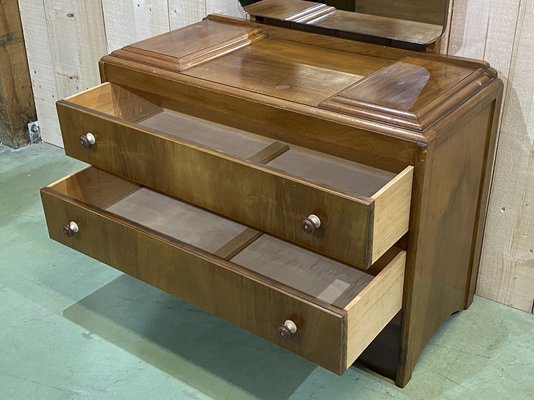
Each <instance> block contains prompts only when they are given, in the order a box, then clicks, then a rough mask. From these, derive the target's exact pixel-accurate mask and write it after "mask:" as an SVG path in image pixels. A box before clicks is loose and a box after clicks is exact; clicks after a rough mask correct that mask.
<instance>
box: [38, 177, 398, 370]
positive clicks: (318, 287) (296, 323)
mask: <svg viewBox="0 0 534 400" xmlns="http://www.w3.org/2000/svg"><path fill="white" fill-rule="evenodd" d="M41 197H42V201H43V206H44V210H45V216H46V220H47V224H48V230H49V234H50V237H51V238H52V239H54V240H57V241H58V242H60V243H63V244H65V245H67V246H69V247H71V248H73V249H75V250H78V251H80V252H82V253H85V254H87V255H89V256H91V257H93V258H95V259H97V260H100V261H102V262H104V263H107V264H109V265H111V266H113V267H115V268H117V269H119V270H121V271H123V272H125V273H127V274H129V275H132V276H134V277H136V278H138V279H141V280H143V281H145V282H147V283H148V284H150V285H153V286H155V287H158V288H160V289H162V290H164V291H166V292H168V293H171V294H173V295H175V296H176V297H178V298H180V299H182V300H184V301H187V302H189V303H191V304H193V305H195V306H197V307H199V308H201V309H203V310H205V311H207V312H209V313H211V314H214V315H217V316H219V317H221V318H224V319H226V320H228V321H230V322H232V323H234V324H235V325H238V326H240V327H242V328H244V329H247V330H249V331H251V332H253V333H255V334H257V335H259V336H262V337H264V338H266V339H268V340H270V341H272V342H274V343H276V344H278V345H280V346H282V347H285V348H286V349H288V350H290V351H292V352H294V353H296V354H299V355H301V356H303V357H305V358H307V359H308V360H310V361H312V362H314V363H316V364H318V365H320V366H322V367H324V368H326V369H329V370H331V371H333V372H336V373H338V374H342V373H343V372H344V371H345V370H346V369H347V368H348V367H350V365H351V364H352V363H353V362H354V361H355V360H356V358H358V356H359V355H360V354H361V353H362V352H363V350H365V348H366V347H367V346H368V345H369V343H370V342H371V341H372V340H373V339H374V338H375V337H376V336H377V335H378V334H379V333H380V331H381V330H382V329H383V328H384V326H385V325H386V324H387V323H388V322H389V321H390V320H391V319H392V318H393V317H394V316H395V314H397V312H398V311H399V310H400V308H401V303H402V289H403V281H404V268H405V259H406V254H405V252H404V251H401V250H400V249H392V251H390V252H388V254H386V255H385V256H384V257H383V258H382V259H381V260H379V262H377V264H376V265H375V267H374V268H372V269H371V270H373V271H379V272H378V273H377V274H376V276H373V275H370V274H368V273H365V272H362V271H360V270H357V269H354V268H351V267H348V266H346V265H344V264H341V263H339V262H336V261H333V260H330V259H328V258H325V257H323V256H320V255H318V254H315V253H312V252H310V251H308V250H305V249H302V248H299V247H297V246H294V245H292V244H289V243H287V242H284V241H281V240H279V239H276V238H274V237H271V236H269V235H266V234H262V233H260V232H258V231H255V230H252V229H250V228H247V227H245V226H243V225H240V224H238V223H235V222H233V221H230V220H227V219H225V218H222V217H220V216H218V215H215V214H212V213H209V212H207V211H204V210H201V209H199V208H196V207H193V206H191V205H189V204H186V203H183V202H180V201H178V200H175V199H173V198H170V197H167V196H164V195H161V194H159V193H156V192H154V191H151V190H149V189H146V188H142V187H139V186H137V185H135V184H132V183H130V182H127V181H124V180H121V179H119V178H116V177H114V176H112V175H109V174H107V173H105V172H102V171H100V170H97V169H95V168H92V167H89V168H87V169H85V170H83V171H81V172H79V173H77V174H75V175H72V176H69V177H66V178H64V179H62V180H60V181H58V182H56V183H54V184H52V185H50V186H48V187H46V188H44V189H42V190H41Z"/></svg>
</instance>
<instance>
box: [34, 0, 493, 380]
mask: <svg viewBox="0 0 534 400" xmlns="http://www.w3.org/2000/svg"><path fill="white" fill-rule="evenodd" d="M286 3H291V2H286ZM295 3H296V6H297V9H296V11H295V9H294V10H292V11H291V10H290V11H291V12H288V11H287V10H286V11H284V13H283V15H282V16H280V15H279V14H280V12H279V11H280V10H279V9H276V7H279V5H280V2H279V1H278V2H277V1H263V2H260V3H257V4H252V5H251V6H250V7H256V8H255V9H249V10H247V11H249V14H250V15H252V17H250V18H249V19H248V20H241V19H235V18H230V17H225V16H219V15H211V16H208V17H207V18H206V19H204V20H203V21H202V22H199V23H197V24H194V25H191V26H188V27H185V28H182V29H179V30H176V31H173V32H169V33H166V34H163V35H160V36H158V37H155V38H152V39H148V40H145V41H142V42H139V43H136V44H132V45H130V46H126V47H125V48H123V49H121V50H117V51H115V52H113V53H111V54H110V55H108V56H105V57H104V58H103V59H102V60H101V62H100V71H101V77H102V81H103V82H104V83H102V84H101V85H99V86H97V87H95V88H92V89H89V90H87V91H85V92H82V93H79V94H77V95H75V96H73V97H70V98H68V99H65V100H62V101H60V102H58V113H59V118H60V122H61V129H62V133H63V140H64V145H65V151H66V153H67V155H69V156H71V157H74V158H77V159H79V160H82V161H85V162H86V163H88V164H90V165H91V166H90V167H88V168H86V169H84V170H82V171H80V172H78V173H76V174H74V175H71V176H68V177H66V178H64V179H62V180H60V181H58V182H56V183H54V184H52V185H50V186H48V187H46V188H44V189H42V191H41V196H42V202H43V206H44V210H45V214H46V220H47V224H48V228H49V233H50V237H51V238H52V239H54V240H57V241H58V242H60V243H63V244H64V245H66V246H69V247H71V248H73V249H75V250H77V251H80V252H82V253H85V254H87V255H89V256H91V257H93V258H95V259H97V260H100V261H102V262H104V263H107V264H109V265H110V266H113V267H114V268H117V269H119V270H121V271H124V272H125V273H127V274H129V275H132V276H134V277H136V278H138V279H141V280H143V281H145V282H147V283H148V284H150V285H153V286H156V287H158V288H160V289H162V290H164V291H166V292H168V293H171V294H173V295H175V296H176V297H178V298H180V299H183V300H184V301H187V302H189V303H191V304H193V305H195V306H197V307H199V308H200V309H202V310H205V311H207V312H209V313H211V314H213V315H217V316H219V317H221V318H224V319H226V320H227V321H230V322H231V323H233V324H235V325H237V326H240V327H242V328H244V329H246V330H248V331H250V332H253V333H255V334H256V335H259V336H262V337H263V338H265V339H267V340H269V341H271V342H273V343H276V344H278V345H279V346H282V347H284V348H286V349H288V350H289V351H291V352H293V353H295V354H298V355H300V356H302V357H304V358H306V359H308V360H310V361H312V362H314V363H316V364H318V365H320V366H322V367H324V368H326V369H328V370H331V371H333V372H335V373H337V374H343V373H344V372H345V370H346V369H347V368H349V367H350V366H351V365H352V364H353V363H354V362H355V361H356V360H357V359H359V360H360V361H361V362H363V363H364V364H366V365H367V366H369V368H371V369H373V370H376V371H378V372H379V373H380V374H382V375H384V376H387V377H389V378H391V379H393V380H395V381H396V383H397V385H399V386H404V385H405V384H406V383H407V382H408V380H409V379H410V377H411V374H412V371H413V369H414V366H415V364H416V362H417V359H418V357H419V355H420V353H421V351H422V349H423V348H424V346H425V344H426V343H427V341H428V340H429V339H430V338H431V336H432V335H433V333H434V332H435V331H436V330H437V329H438V328H439V327H440V326H441V325H442V323H443V322H444V321H445V320H446V319H447V318H448V317H449V316H450V315H451V314H452V313H454V312H457V311H459V310H462V309H464V308H467V307H468V306H469V305H470V304H471V301H472V298H473V293H474V288H475V282H476V277H477V270H478V264H479V259H480V251H481V242H482V234H483V228H484V220H485V213H486V207H487V201H488V188H489V183H490V177H491V172H492V166H493V157H494V147H495V138H496V128H497V118H498V115H499V108H500V100H501V93H502V84H501V81H500V80H499V79H497V77H496V74H495V71H494V70H493V69H491V68H490V67H489V66H488V65H487V64H486V63H483V62H479V61H472V60H465V59H458V58H451V57H444V56H440V55H437V54H432V53H428V52H426V53H425V52H421V51H419V52H416V51H413V50H408V49H401V48H393V47H385V46H382V45H378V44H376V43H375V44H371V43H366V42H364V41H357V40H354V39H353V38H341V37H335V36H336V35H328V34H324V32H323V29H324V27H320V30H319V31H314V30H313V29H311V28H310V26H306V24H307V23H309V22H310V21H312V23H313V21H316V20H317V18H319V21H323V22H324V16H325V15H327V16H332V15H333V16H334V17H335V14H333V13H335V12H336V11H335V9H334V11H332V9H330V12H329V13H326V14H325V12H324V9H323V8H324V7H327V6H325V5H320V6H316V5H313V3H306V2H295ZM303 3H306V4H304V6H303ZM310 4H312V5H310ZM260 6H261V7H263V9H260V10H259V7H260ZM273 7H274V8H273ZM299 7H300V8H299ZM302 7H304V11H306V10H308V8H306V7H319V8H321V9H323V10H322V12H323V13H322V14H321V15H320V16H319V17H317V15H315V17H316V19H314V18H302V16H303V15H308V14H310V11H309V10H308V11H306V12H304V14H303V10H302ZM254 10H256V11H255V12H254ZM258 10H259V11H258ZM266 10H267V11H266ZM273 10H274V11H273ZM276 10H278V11H277V12H278V14H276V12H275V11H276ZM268 12H270V13H271V14H269V16H268V17H266V16H265V15H263V14H265V13H268ZM315 12H317V9H315ZM337 12H338V13H341V12H340V11H337ZM262 13H263V14H262ZM260 14H262V15H263V16H262V15H260ZM297 14H298V15H300V17H301V18H300V19H299V21H297V22H298V23H299V24H301V25H303V26H304V28H306V29H298V28H297V29H294V28H295V26H294V25H295V20H297V19H298V18H296V17H294V18H293V17H291V15H293V16H294V15H297ZM288 15H289V16H288ZM339 15H344V14H338V16H339ZM321 18H323V19H321ZM336 18H337V17H336ZM384 18H385V17H384ZM341 19H342V20H344V18H341ZM273 21H278V23H274V22H273ZM288 21H289V22H288ZM270 22H273V23H270ZM418 23H419V22H418ZM418 23H416V25H417V24H418ZM427 25H430V24H427ZM301 28H302V26H301ZM312 28H313V27H312ZM433 29H435V28H433ZM338 33H339V31H338ZM358 34H359V35H360V33H358ZM362 35H363V36H362ZM362 35H360V36H362V37H364V39H366V38H367V39H368V38H372V37H374V36H375V35H374V33H373V34H372V35H369V32H364V33H363V34H362ZM337 36H343V35H337ZM367 36H369V37H367ZM438 36H439V35H438ZM364 39H362V40H364ZM386 40H389V41H391V38H386ZM367 41H373V40H367ZM427 44H428V43H426V44H425V43H415V46H427ZM395 45H396V46H394V47H410V46H403V45H402V43H395ZM412 47H413V46H412ZM418 50H421V49H418ZM177 334H179V332H178V333H177Z"/></svg>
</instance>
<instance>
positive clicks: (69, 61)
mask: <svg viewBox="0 0 534 400" xmlns="http://www.w3.org/2000/svg"><path fill="white" fill-rule="evenodd" d="M19 7H20V12H21V18H22V23H23V27H24V37H25V39H26V43H27V51H28V62H29V65H30V70H31V71H32V74H31V76H32V86H33V91H34V97H35V106H36V109H37V117H38V119H39V123H40V125H41V135H42V138H43V140H44V141H46V142H49V143H53V144H55V145H58V146H62V145H63V142H62V140H61V135H60V131H59V123H58V120H57V116H56V107H55V102H56V101H57V100H58V99H61V98H64V97H67V96H70V95H71V94H74V93H76V92H78V91H80V90H84V89H87V88H89V87H91V86H94V85H96V84H97V83H98V82H99V75H98V60H99V59H100V57H102V56H103V55H105V54H107V53H109V52H111V51H113V50H116V49H118V48H120V47H122V46H124V45H126V44H128V43H132V42H135V41H138V40H142V39H145V38H148V37H151V36H154V35H157V34H159V33H163V32H166V31H168V30H170V29H176V28H179V27H181V26H185V25H188V24H191V23H193V22H197V21H200V20H201V19H202V18H203V17H204V16H205V15H207V14H208V13H223V14H227V15H233V16H239V15H242V14H241V10H240V8H239V6H238V2H237V0H235V1H231V0H40V1H35V0H19Z"/></svg>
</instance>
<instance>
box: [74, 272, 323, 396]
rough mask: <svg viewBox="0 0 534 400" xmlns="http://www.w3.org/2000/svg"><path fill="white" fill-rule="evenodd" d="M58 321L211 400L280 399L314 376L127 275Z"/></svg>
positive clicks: (306, 366) (280, 352) (282, 353)
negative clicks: (238, 396)
mask: <svg viewBox="0 0 534 400" xmlns="http://www.w3.org/2000/svg"><path fill="white" fill-rule="evenodd" d="M63 315H64V316H65V317H66V318H67V319H69V320H71V321H73V322H74V323H76V324H78V325H80V326H82V327H84V328H85V329H87V330H88V331H89V333H87V334H84V336H85V337H86V338H87V339H91V335H92V334H96V335H98V336H100V337H102V338H104V339H106V340H108V341H109V342H112V343H113V344H115V345H117V346H119V347H121V348H123V349H124V350H126V351H128V352H130V353H131V354H134V355H135V356H137V357H139V358H140V359H142V360H144V361H145V362H147V363H149V364H151V365H153V366H155V367H157V368H158V369H160V370H162V371H164V372H166V373H167V374H169V375H171V376H173V377H175V378H178V379H180V380H181V381H183V382H185V383H186V384H188V385H190V386H193V387H195V388H196V389H197V390H199V391H201V392H203V393H205V394H207V395H209V396H212V397H214V398H226V395H227V394H228V390H230V388H231V391H232V392H235V390H237V391H238V392H245V393H243V395H245V394H248V395H252V396H255V397H259V398H273V399H287V398H289V397H290V396H291V395H292V394H293V393H294V392H295V391H296V389H297V388H298V387H299V386H300V385H301V384H302V383H303V382H304V381H305V380H306V379H307V378H308V377H309V376H310V375H311V374H312V372H313V371H314V370H315V369H316V368H317V367H316V366H315V365H313V364H311V363H309V362H307V361H306V360H304V359H301V358H299V357H295V356H294V355H292V354H290V353H288V352H287V351H286V350H284V349H281V348H279V347H277V346H275V345H273V344H271V343H269V342H267V341H265V340H263V339H261V338H258V337H257V336H255V335H253V334H251V333H248V332H246V331H244V330H242V329H239V328H236V327H235V326H233V325H231V324H229V323H227V322H225V321H223V320H221V319H219V318H216V317H213V316H210V315H208V314H206V313H204V312H202V311H200V310H198V309H196V308H194V307H192V306H190V305H188V304H186V303H183V302H181V301H179V300H177V299H175V298H174V297H172V296H170V295H167V294H166V293H164V292H161V291H160V290H158V289H155V288H152V287H150V286H148V285H146V284H144V283H142V282H140V281H138V280H136V279H134V278H131V277H129V276H127V275H122V276H120V277H118V278H117V279H115V280H113V281H111V282H110V283H109V284H107V285H105V286H103V287H102V288H101V289H99V290H97V291H96V292H94V293H92V294H91V295H89V296H87V297H85V298H84V299H82V300H81V301H79V302H77V303H76V304H74V305H72V306H71V307H69V308H67V309H66V310H65V311H64V313H63ZM225 392H226V394H224V393H225ZM234 395H235V393H234ZM232 398H233V397H232Z"/></svg>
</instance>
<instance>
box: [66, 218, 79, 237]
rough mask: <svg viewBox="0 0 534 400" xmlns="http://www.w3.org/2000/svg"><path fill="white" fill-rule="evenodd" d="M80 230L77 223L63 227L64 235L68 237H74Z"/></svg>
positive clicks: (70, 223)
mask: <svg viewBox="0 0 534 400" xmlns="http://www.w3.org/2000/svg"><path fill="white" fill-rule="evenodd" d="M79 230H80V228H79V227H78V224H77V223H76V222H73V221H71V222H69V223H68V224H65V225H63V233H64V234H65V235H67V236H68V237H72V236H74V234H75V233H77V232H78V231H79Z"/></svg>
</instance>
